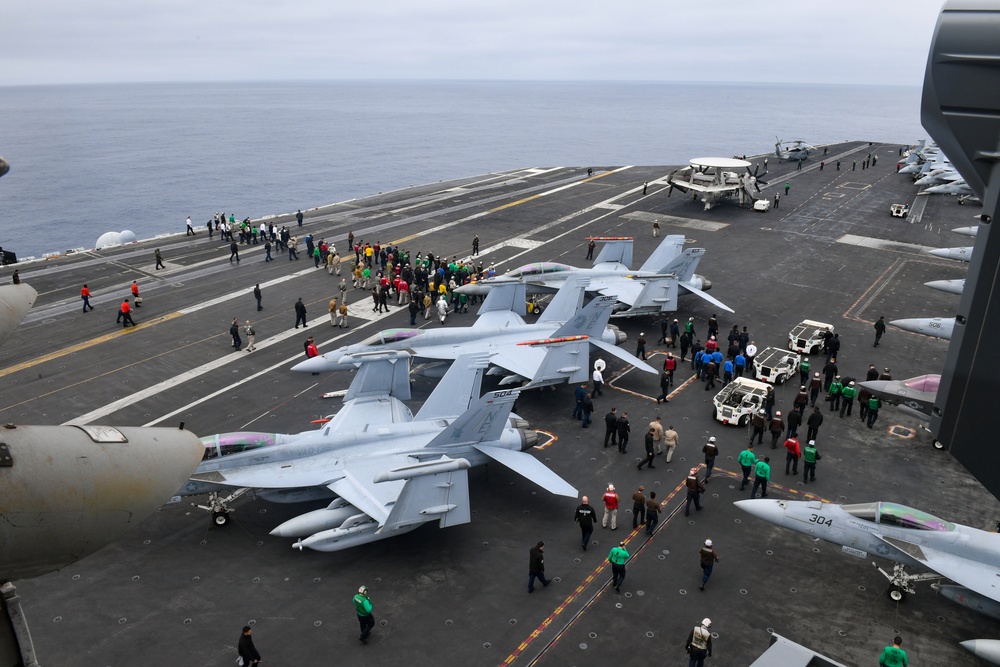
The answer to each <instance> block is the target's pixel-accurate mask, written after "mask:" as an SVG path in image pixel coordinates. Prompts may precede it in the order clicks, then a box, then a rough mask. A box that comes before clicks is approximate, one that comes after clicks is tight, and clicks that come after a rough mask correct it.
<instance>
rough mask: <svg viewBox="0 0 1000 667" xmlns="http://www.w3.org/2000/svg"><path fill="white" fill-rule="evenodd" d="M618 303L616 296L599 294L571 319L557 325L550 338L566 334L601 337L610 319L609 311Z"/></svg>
mask: <svg viewBox="0 0 1000 667" xmlns="http://www.w3.org/2000/svg"><path fill="white" fill-rule="evenodd" d="M616 303H618V297H617V296H607V295H605V296H599V297H597V298H595V299H592V300H591V302H590V303H588V304H587V305H586V306H585V307H584V309H583V310H581V311H579V312H578V313H577V314H576V315H575V316H574V317H573V318H572V319H570V320H567V321H566V323H565V324H563V325H562V326H561V327H559V328H558V329H557V330H556V331H555V333H553V334H552V336H551V337H552V338H563V337H566V336H589V337H591V338H601V336H602V335H603V334H604V329H605V328H607V326H608V322H609V321H610V320H611V311H612V309H613V308H614V307H615V304H616Z"/></svg>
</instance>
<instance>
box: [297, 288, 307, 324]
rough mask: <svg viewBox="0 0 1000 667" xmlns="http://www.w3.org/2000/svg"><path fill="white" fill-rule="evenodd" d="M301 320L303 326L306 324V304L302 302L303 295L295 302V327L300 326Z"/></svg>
mask: <svg viewBox="0 0 1000 667" xmlns="http://www.w3.org/2000/svg"><path fill="white" fill-rule="evenodd" d="M299 322H301V323H302V326H305V325H306V304H304V303H302V297H301V296H300V297H299V300H298V301H296V302H295V328H296V329H298V328H299Z"/></svg>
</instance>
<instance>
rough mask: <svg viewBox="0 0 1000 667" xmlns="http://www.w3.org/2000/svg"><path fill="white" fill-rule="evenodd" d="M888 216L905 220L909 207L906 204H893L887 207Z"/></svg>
mask: <svg viewBox="0 0 1000 667" xmlns="http://www.w3.org/2000/svg"><path fill="white" fill-rule="evenodd" d="M889 214H890V215H891V216H892V217H894V218H905V217H906V216H907V215H909V214H910V206H909V205H908V204H893V205H892V206H890V207H889Z"/></svg>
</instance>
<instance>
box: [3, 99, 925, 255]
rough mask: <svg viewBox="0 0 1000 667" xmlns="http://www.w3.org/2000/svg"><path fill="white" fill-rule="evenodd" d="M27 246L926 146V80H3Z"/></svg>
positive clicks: (14, 203) (35, 250)
mask: <svg viewBox="0 0 1000 667" xmlns="http://www.w3.org/2000/svg"><path fill="white" fill-rule="evenodd" d="M0 119H2V121H0V155H3V156H4V157H5V158H6V159H7V161H8V162H9V163H10V164H11V171H10V173H8V174H7V175H6V176H4V177H3V178H0V216H2V220H3V226H2V229H0V246H2V247H4V248H5V249H7V250H13V251H14V252H16V253H17V254H18V258H19V259H22V260H23V259H25V258H27V257H31V256H36V257H40V256H42V255H43V254H45V253H50V252H61V251H65V250H68V249H72V248H92V247H93V246H94V244H95V242H96V240H97V238H98V237H99V236H100V235H101V234H103V233H104V232H107V231H122V230H131V231H132V232H134V233H135V234H136V235H137V236H138V238H140V239H142V238H150V237H152V236H155V235H157V234H165V233H174V232H183V231H184V219H185V217H186V216H188V215H190V216H191V217H192V219H193V220H194V222H195V223H196V226H197V227H198V228H200V227H202V226H204V223H205V222H206V221H207V220H208V219H210V218H211V217H212V214H213V213H215V212H216V211H226V212H227V213H234V214H235V215H236V217H237V218H239V219H242V218H244V217H246V216H250V217H253V218H256V217H260V216H263V215H268V214H274V213H286V212H290V211H294V210H295V209H298V208H302V209H306V208H310V207H314V206H321V205H324V204H329V203H333V202H338V201H344V200H347V199H352V198H357V197H364V196H368V195H374V194H378V193H379V192H387V191H391V190H396V189H400V188H405V187H407V186H409V185H417V184H425V183H432V182H436V181H440V180H448V179H452V178H459V177H467V176H476V175H481V174H486V173H490V172H498V171H505V170H510V169H515V168H520V167H554V166H579V167H589V166H593V167H602V166H621V165H676V164H684V163H686V162H687V160H689V159H691V158H693V157H702V156H724V157H731V156H733V155H737V154H740V155H742V154H746V155H752V154H760V153H767V152H770V151H773V149H774V141H775V137H776V136H777V137H780V138H782V139H785V140H793V139H802V140H804V141H806V142H809V143H814V144H821V143H830V142H837V141H844V140H870V141H886V142H892V143H900V144H912V143H915V142H916V141H918V140H919V139H921V138H924V137H926V136H927V135H926V132H925V131H924V130H923V129H922V128H921V126H920V89H919V88H917V87H873V86H827V85H824V86H819V85H817V86H804V85H797V84H788V85H778V84H732V83H730V84H718V83H712V84H687V83H684V84H681V83H631V82H630V83H617V82H507V81H488V82H486V81H481V82H477V81H453V82H448V81H416V82H415V81H367V82H365V81H361V82H348V81H344V82H321V83H314V82H297V83H296V82H293V83H219V84H179V83H178V84H116V85H85V86H84V85H81V86H37V87H0Z"/></svg>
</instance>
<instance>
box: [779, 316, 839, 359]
mask: <svg viewBox="0 0 1000 667" xmlns="http://www.w3.org/2000/svg"><path fill="white" fill-rule="evenodd" d="M828 331H829V332H830V334H833V325H832V324H826V323H824V322H816V321H814V320H802V321H801V322H799V323H798V324H796V325H795V328H793V329H792V330H791V331H789V332H788V349H789V350H792V351H793V352H798V353H799V354H816V353H817V352H819V351H820V350H821V349H822V348H823V336H824V334H825V333H826V332H828Z"/></svg>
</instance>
